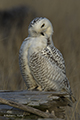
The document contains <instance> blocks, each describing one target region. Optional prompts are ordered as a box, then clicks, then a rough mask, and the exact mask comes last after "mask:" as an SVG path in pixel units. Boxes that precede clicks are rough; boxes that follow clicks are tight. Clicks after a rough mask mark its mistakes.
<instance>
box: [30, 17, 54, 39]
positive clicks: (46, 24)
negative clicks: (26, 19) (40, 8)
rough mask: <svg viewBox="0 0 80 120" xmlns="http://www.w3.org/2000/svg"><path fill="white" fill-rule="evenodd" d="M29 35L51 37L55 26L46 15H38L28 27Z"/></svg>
mask: <svg viewBox="0 0 80 120" xmlns="http://www.w3.org/2000/svg"><path fill="white" fill-rule="evenodd" d="M28 33H29V36H31V37H37V36H45V37H50V36H52V34H53V27H52V24H51V22H50V21H49V20H48V19H47V18H44V17H37V18H35V19H34V20H32V21H31V23H30V25H29V28H28Z"/></svg>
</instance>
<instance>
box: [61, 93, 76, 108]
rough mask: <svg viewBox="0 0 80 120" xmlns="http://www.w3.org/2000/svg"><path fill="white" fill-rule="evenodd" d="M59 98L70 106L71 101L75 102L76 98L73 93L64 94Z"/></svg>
mask: <svg viewBox="0 0 80 120" xmlns="http://www.w3.org/2000/svg"><path fill="white" fill-rule="evenodd" d="M61 99H62V100H63V102H64V104H66V105H68V106H70V107H72V105H73V103H75V102H76V99H75V97H74V96H73V95H66V96H64V97H61Z"/></svg>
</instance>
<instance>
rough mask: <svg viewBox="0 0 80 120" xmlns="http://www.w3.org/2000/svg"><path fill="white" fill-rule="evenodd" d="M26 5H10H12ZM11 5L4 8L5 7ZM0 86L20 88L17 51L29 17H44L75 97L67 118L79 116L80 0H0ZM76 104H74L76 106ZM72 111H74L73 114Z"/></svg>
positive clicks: (76, 118)
mask: <svg viewBox="0 0 80 120" xmlns="http://www.w3.org/2000/svg"><path fill="white" fill-rule="evenodd" d="M22 5H25V6H28V7H27V8H26V7H22V8H19V7H18V8H17V7H16V9H14V10H13V9H12V8H13V7H15V6H22ZM10 8H11V9H12V10H7V11H6V9H10ZM0 9H1V10H0V89H1V90H2V89H6V90H20V89H25V88H26V86H25V84H24V81H23V80H22V77H21V74H20V70H19V65H18V53H19V48H20V46H21V43H22V41H23V40H24V38H25V37H27V30H28V25H29V23H30V21H31V20H32V19H33V18H34V17H35V16H43V17H47V18H48V19H49V20H50V21H51V22H52V24H53V27H54V35H53V41H54V44H55V46H56V47H57V48H58V49H59V50H60V51H61V52H62V54H63V56H64V59H65V62H66V73H67V77H68V78H69V81H70V84H71V88H72V91H73V93H74V96H75V97H76V99H77V104H76V106H74V109H75V111H76V112H75V111H74V112H72V111H71V109H70V111H71V112H72V114H71V116H67V119H70V120H79V119H80V114H79V112H80V111H79V109H80V103H79V102H80V94H79V90H80V82H79V78H80V61H79V60H80V47H79V46H80V33H79V31H80V1H79V0H19V1H17V0H14V1H11V0H4V1H2V0H0ZM75 107H76V108H75ZM74 113H75V114H74Z"/></svg>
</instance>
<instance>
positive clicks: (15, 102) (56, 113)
mask: <svg viewBox="0 0 80 120" xmlns="http://www.w3.org/2000/svg"><path fill="white" fill-rule="evenodd" d="M63 96H65V97H63ZM66 96H67V93H65V92H63V93H61V92H40V91H15V92H11V91H0V103H1V104H0V115H5V116H6V115H7V116H9V115H17V116H21V115H22V116H24V115H26V116H31V115H36V116H37V117H39V116H40V117H43V118H54V120H56V119H57V117H58V118H59V119H58V120H60V118H65V107H66V106H67V105H68V103H67V101H66ZM64 98H65V99H64ZM4 104H6V105H4ZM7 105H8V106H7ZM10 106H12V107H10ZM15 108H18V109H15ZM21 110H22V111H21ZM15 111H16V112H15ZM46 111H47V112H46Z"/></svg>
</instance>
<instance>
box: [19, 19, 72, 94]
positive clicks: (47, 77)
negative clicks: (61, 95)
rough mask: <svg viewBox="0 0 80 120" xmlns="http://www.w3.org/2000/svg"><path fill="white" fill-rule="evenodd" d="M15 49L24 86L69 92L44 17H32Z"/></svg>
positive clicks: (61, 64) (60, 57)
mask: <svg viewBox="0 0 80 120" xmlns="http://www.w3.org/2000/svg"><path fill="white" fill-rule="evenodd" d="M28 33H29V36H28V37H27V38H26V39H25V40H24V41H23V43H22V45H21V48H20V51H19V65H20V70H21V73H22V76H23V79H24V81H25V82H26V85H27V88H28V89H29V90H31V89H39V90H45V91H48V90H53V91H66V92H68V94H70V96H71V95H72V92H71V89H70V85H69V81H68V79H67V77H66V71H65V63H64V59H63V56H62V54H61V53H60V51H59V50H58V49H57V48H56V47H55V46H54V44H53V41H52V34H53V27H52V24H51V22H50V21H49V20H48V19H47V18H42V17H40V18H39V17H38V18H35V19H34V20H33V21H32V22H31V23H30V25H29V29H28Z"/></svg>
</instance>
